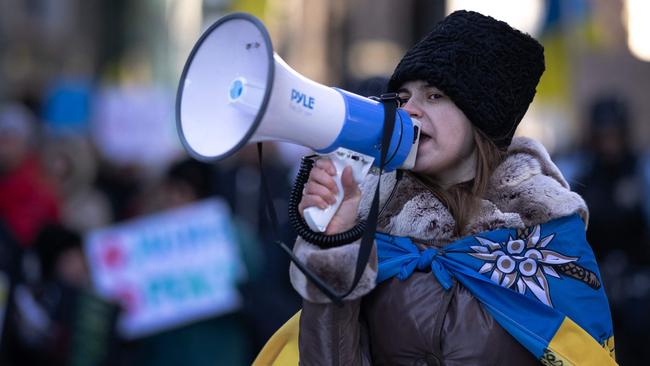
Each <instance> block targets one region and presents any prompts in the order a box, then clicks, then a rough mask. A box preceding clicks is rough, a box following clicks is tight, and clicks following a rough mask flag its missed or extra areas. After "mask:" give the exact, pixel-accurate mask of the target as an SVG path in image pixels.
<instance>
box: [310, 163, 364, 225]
mask: <svg viewBox="0 0 650 366" xmlns="http://www.w3.org/2000/svg"><path fill="white" fill-rule="evenodd" d="M335 178H336V168H335V167H334V164H332V162H331V161H330V160H329V159H318V160H317V161H316V164H315V165H314V167H313V169H312V170H311V173H310V174H309V179H308V180H307V183H305V189H304V191H303V195H302V200H301V201H300V204H298V212H300V215H301V216H302V215H303V211H304V210H305V208H308V207H312V206H316V207H318V208H321V209H325V208H327V206H330V205H332V204H334V203H335V202H336V194H337V193H338V188H337V187H336V182H335ZM341 185H342V186H343V200H342V202H341V206H339V209H338V210H337V211H336V213H335V214H334V216H333V217H332V220H331V221H330V223H329V225H328V226H327V229H326V230H325V234H327V235H334V234H338V233H342V232H344V231H347V230H350V229H352V228H353V227H354V225H356V223H357V213H358V211H359V202H361V190H360V189H359V185H358V184H357V182H356V181H355V180H354V176H353V175H352V168H350V167H349V166H347V167H345V169H343V174H342V176H341Z"/></svg>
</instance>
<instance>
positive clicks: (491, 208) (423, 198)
mask: <svg viewBox="0 0 650 366" xmlns="http://www.w3.org/2000/svg"><path fill="white" fill-rule="evenodd" d="M377 180H378V177H377V176H376V175H370V176H368V178H367V179H366V180H365V181H364V183H363V184H362V187H361V189H362V191H363V197H362V200H361V205H360V208H359V212H360V217H365V216H366V215H367V213H368V211H369V209H370V205H371V203H372V197H373V194H374V189H375V187H376V184H377ZM396 184H398V186H397V188H396V189H393V188H395V185H396ZM391 193H392V197H391ZM380 205H381V207H384V209H383V212H382V215H381V216H380V220H379V225H378V226H379V227H378V230H380V231H383V232H387V233H390V234H393V235H398V236H408V237H411V238H414V239H418V242H423V243H428V244H429V245H436V246H443V245H445V244H447V243H449V242H451V241H453V240H455V239H458V238H456V237H454V235H453V231H454V226H455V222H454V219H453V217H452V216H451V214H450V213H449V211H448V210H447V209H446V208H445V206H444V205H443V204H442V203H441V202H440V201H439V200H438V199H437V198H436V197H435V196H434V195H433V193H431V191H430V190H429V189H428V188H427V187H426V186H425V185H424V184H422V183H421V182H419V181H418V180H417V179H416V178H414V177H413V176H412V175H410V174H408V173H407V174H404V176H403V178H402V179H401V180H399V182H397V179H396V174H395V173H392V174H385V175H384V176H382V178H381V191H380ZM576 212H577V213H578V214H579V215H580V216H581V217H582V218H583V220H584V221H585V222H587V220H588V211H587V206H586V204H585V202H584V201H583V199H582V198H581V197H580V196H579V195H578V194H576V193H574V192H571V190H570V189H569V185H568V183H567V182H566V180H565V179H564V177H562V174H561V173H560V171H559V170H558V168H557V167H556V166H555V164H554V163H553V162H552V161H551V159H550V157H549V154H548V152H546V149H544V147H543V146H542V145H541V144H540V143H538V142H536V141H534V140H531V139H529V138H524V137H517V138H515V139H513V141H512V144H511V145H510V147H509V149H508V153H507V155H506V158H505V159H504V161H503V162H502V163H501V164H500V165H499V166H498V167H497V169H495V171H494V173H493V175H492V177H491V178H490V183H489V187H488V191H487V193H486V195H485V197H484V198H483V199H482V200H481V202H480V206H479V208H478V210H477V213H476V214H475V215H474V216H473V217H472V218H471V219H470V222H469V223H468V225H467V226H466V227H465V230H464V233H465V234H466V235H472V234H476V233H479V232H483V231H487V230H494V229H497V228H503V227H508V228H524V227H527V226H533V225H537V224H541V223H544V222H547V221H550V220H553V219H556V218H560V217H563V216H567V215H570V214H573V213H576ZM358 247H359V244H358V243H352V244H348V245H344V246H341V247H337V248H333V249H327V250H322V249H320V248H318V247H316V246H314V245H311V244H309V243H307V242H305V241H303V240H302V239H301V238H298V240H297V241H296V245H295V248H294V252H295V253H296V255H297V256H298V258H300V259H302V260H303V261H304V262H305V263H306V264H307V266H308V267H309V268H311V269H312V270H314V271H315V272H316V273H317V274H318V275H320V276H321V278H323V279H324V280H325V281H326V282H328V283H330V284H332V285H333V286H334V288H335V289H336V290H337V291H339V292H343V291H345V290H347V289H348V288H347V287H349V285H350V284H351V282H352V278H353V277H354V273H353V272H354V268H355V267H354V265H355V263H356V256H357V251H358ZM376 268H377V264H376V256H375V255H374V253H373V256H372V257H371V263H370V264H369V266H368V267H367V268H366V271H365V272H364V275H363V278H362V281H361V282H360V284H359V285H358V286H357V288H356V289H355V291H354V292H353V293H352V294H351V295H350V297H349V298H350V299H353V298H357V297H360V296H362V295H364V294H365V293H367V292H369V291H370V290H371V289H372V288H374V279H375V278H376ZM290 275H291V281H292V283H293V285H294V287H295V288H296V290H297V291H298V292H299V293H300V294H301V295H302V296H303V297H304V298H305V299H307V300H310V301H313V302H321V303H322V302H328V299H327V298H326V297H325V296H324V295H323V294H321V293H320V292H319V290H317V289H316V288H314V287H313V286H312V285H311V284H309V283H308V282H307V280H306V279H305V278H304V276H303V274H302V273H301V272H300V271H299V270H298V269H297V268H295V266H293V265H292V266H291V271H290ZM346 285H347V286H346Z"/></svg>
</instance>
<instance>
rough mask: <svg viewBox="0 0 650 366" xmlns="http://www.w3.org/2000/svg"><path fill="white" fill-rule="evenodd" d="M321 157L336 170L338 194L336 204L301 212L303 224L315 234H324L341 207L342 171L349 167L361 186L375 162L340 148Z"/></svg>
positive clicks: (309, 208)
mask: <svg viewBox="0 0 650 366" xmlns="http://www.w3.org/2000/svg"><path fill="white" fill-rule="evenodd" d="M321 156H322V157H326V158H328V159H330V160H331V161H332V164H334V167H335V168H336V177H335V178H334V181H335V182H336V187H337V188H338V193H337V195H336V203H334V204H332V205H330V206H328V207H327V208H325V209H321V208H319V207H308V208H306V209H305V210H304V211H303V214H304V218H305V222H306V223H307V225H308V226H309V228H310V229H312V230H313V231H316V232H325V230H326V229H327V225H328V224H329V222H330V220H331V219H332V217H333V216H334V215H335V214H336V211H337V210H338V208H339V206H340V205H341V202H342V200H343V194H344V193H343V186H342V184H341V175H342V174H343V169H345V167H346V166H350V167H351V168H352V175H353V176H354V180H355V181H356V182H357V184H361V182H362V181H363V179H364V178H365V176H366V175H367V174H368V171H369V170H370V168H371V167H372V163H373V162H374V160H375V158H374V157H372V156H370V155H365V154H361V153H358V152H356V151H352V150H349V149H346V148H342V147H340V148H338V149H336V150H335V151H333V152H331V153H329V154H323V155H321Z"/></svg>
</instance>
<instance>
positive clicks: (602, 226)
mask: <svg viewBox="0 0 650 366" xmlns="http://www.w3.org/2000/svg"><path fill="white" fill-rule="evenodd" d="M629 113H630V112H629V108H628V106H627V104H626V102H625V101H624V100H622V99H621V98H620V97H619V96H618V95H604V96H599V97H597V98H596V99H595V100H593V102H592V104H591V106H590V110H589V129H588V131H587V134H588V140H587V146H586V149H585V151H584V152H583V159H582V161H581V163H580V164H578V166H579V167H580V168H581V169H582V171H580V172H579V173H577V174H576V182H577V183H578V184H577V185H576V192H578V193H580V194H581V195H582V196H583V197H584V199H585V201H586V202H587V204H588V205H589V207H590V212H591V214H590V221H591V225H590V226H589V230H588V231H587V236H588V238H589V240H590V243H591V245H592V246H593V247H594V252H595V253H596V256H598V257H599V258H601V259H604V258H605V257H607V256H608V255H609V254H610V253H612V252H613V251H622V252H623V253H624V254H625V256H626V257H627V260H628V261H630V262H633V263H637V264H644V265H650V243H649V242H648V223H650V219H649V218H648V217H647V216H646V212H645V211H644V209H643V205H644V178H645V177H644V175H643V169H642V164H641V163H642V160H641V159H640V156H639V154H638V153H637V152H635V151H634V149H633V145H632V141H631V139H630V135H629V134H630V131H629V128H630V126H629V124H630V115H629Z"/></svg>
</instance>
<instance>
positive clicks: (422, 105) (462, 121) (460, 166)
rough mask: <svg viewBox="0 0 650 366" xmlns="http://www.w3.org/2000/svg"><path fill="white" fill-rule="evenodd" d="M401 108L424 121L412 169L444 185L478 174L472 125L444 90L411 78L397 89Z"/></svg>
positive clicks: (468, 178)
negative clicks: (402, 101) (401, 102)
mask: <svg viewBox="0 0 650 366" xmlns="http://www.w3.org/2000/svg"><path fill="white" fill-rule="evenodd" d="M398 93H399V96H400V98H402V99H403V100H408V101H407V102H406V103H405V104H404V103H403V104H402V106H401V107H402V108H403V109H404V110H405V111H407V112H408V113H409V115H410V116H411V117H412V118H415V119H417V120H418V121H420V122H421V123H422V127H421V133H420V145H419V147H418V153H417V157H416V160H415V166H414V167H413V169H412V170H413V171H414V172H417V173H421V174H426V175H428V176H430V177H432V178H433V179H434V180H435V181H437V182H438V183H439V184H441V185H442V186H450V185H453V184H456V183H460V182H464V181H468V180H471V179H473V178H474V176H475V174H476V153H475V150H476V149H475V143H474V137H473V126H472V124H471V123H470V121H469V119H467V117H466V116H465V114H464V113H463V112H462V111H461V110H460V109H459V108H458V107H456V104H454V102H452V101H451V99H449V98H448V97H447V96H446V95H445V94H444V93H442V92H441V91H440V90H438V89H437V88H435V87H434V86H431V85H429V84H428V83H427V82H425V81H421V80H416V81H409V82H407V83H405V84H404V85H402V87H401V88H400V89H399V90H398Z"/></svg>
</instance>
